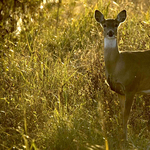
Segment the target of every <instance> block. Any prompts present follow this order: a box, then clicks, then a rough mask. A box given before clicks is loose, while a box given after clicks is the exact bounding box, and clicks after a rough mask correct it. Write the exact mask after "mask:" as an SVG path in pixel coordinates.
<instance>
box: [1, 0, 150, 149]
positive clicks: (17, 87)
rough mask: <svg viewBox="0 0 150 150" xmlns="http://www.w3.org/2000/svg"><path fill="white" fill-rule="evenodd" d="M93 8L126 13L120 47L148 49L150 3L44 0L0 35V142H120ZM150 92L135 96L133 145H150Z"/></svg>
mask: <svg viewBox="0 0 150 150" xmlns="http://www.w3.org/2000/svg"><path fill="white" fill-rule="evenodd" d="M95 9H98V10H100V11H101V12H103V14H104V15H105V17H106V18H115V17H116V15H117V14H118V13H119V12H120V11H121V10H123V9H126V10H127V20H126V21H125V22H124V23H123V24H121V26H120V27H119V31H118V43H119V50H120V51H125V50H126V51H135V50H148V49H149V50H150V5H149V2H148V1H146V0H143V1H140V0H139V1H138V2H136V1H132V0H131V1H129V0H125V1H121V0H118V1H110V0H103V1H102V0H99V1H98V0H97V1H90V0H76V1H73V0H67V1H63V0H62V2H61V3H60V4H57V3H55V4H53V3H46V4H43V5H42V6H41V7H40V8H39V11H38V12H39V13H38V14H35V15H36V18H37V19H36V20H32V19H31V20H30V21H29V22H28V23H26V26H23V25H22V31H21V32H20V33H19V34H16V33H11V34H9V35H6V36H5V37H4V38H3V40H2V39H1V41H0V72H1V73H0V149H1V150H5V149H10V150H11V149H15V150H20V149H27V150H44V149H45V150H120V149H121V147H122V141H121V136H122V118H121V109H120V103H119V101H118V97H117V94H116V93H114V92H112V91H111V90H110V87H109V86H108V85H107V84H106V78H105V65H104V59H103V30H102V28H101V26H100V25H99V24H98V23H97V22H96V21H95V18H94V11H95ZM149 99H150V97H148V96H137V97H136V98H135V99H134V104H133V107H132V112H131V115H130V120H129V124H128V141H129V149H131V150H149V149H150V123H149V120H150V100H149Z"/></svg>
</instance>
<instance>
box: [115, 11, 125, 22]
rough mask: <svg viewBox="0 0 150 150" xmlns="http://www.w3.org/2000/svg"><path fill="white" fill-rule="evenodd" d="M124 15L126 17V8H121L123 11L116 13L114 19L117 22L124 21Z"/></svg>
mask: <svg viewBox="0 0 150 150" xmlns="http://www.w3.org/2000/svg"><path fill="white" fill-rule="evenodd" d="M126 17H127V15H126V10H123V11H121V12H120V13H119V14H118V16H117V18H116V20H117V21H118V22H119V23H121V22H124V21H125V19H126Z"/></svg>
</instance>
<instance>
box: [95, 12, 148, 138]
mask: <svg viewBox="0 0 150 150" xmlns="http://www.w3.org/2000/svg"><path fill="white" fill-rule="evenodd" d="M95 19H96V21H97V22H99V23H100V24H101V25H102V27H103V28H104V60H105V71H106V78H107V82H108V84H109V85H110V88H111V90H113V91H115V92H116V93H118V97H119V100H120V104H121V108H122V114H123V138H124V140H126V139H127V122H128V118H129V114H130V109H131V106H132V103H133V98H134V96H135V94H137V93H140V94H150V51H136V52H120V51H119V50H118V44H117V28H118V26H119V24H120V23H122V22H124V21H125V19H126V10H123V11H121V12H120V13H119V14H118V16H117V18H116V19H105V18H104V15H103V14H102V13H101V12H100V11H98V10H96V11H95ZM133 36H134V35H133Z"/></svg>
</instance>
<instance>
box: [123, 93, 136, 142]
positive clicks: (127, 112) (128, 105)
mask: <svg viewBox="0 0 150 150" xmlns="http://www.w3.org/2000/svg"><path fill="white" fill-rule="evenodd" d="M134 95H135V94H133V93H126V95H125V107H124V114H123V138H124V140H125V141H126V140H127V123H128V119H129V115H130V110H131V106H132V103H133V97H134Z"/></svg>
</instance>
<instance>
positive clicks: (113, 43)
mask: <svg viewBox="0 0 150 150" xmlns="http://www.w3.org/2000/svg"><path fill="white" fill-rule="evenodd" d="M107 48H117V39H116V38H104V49H107Z"/></svg>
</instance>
